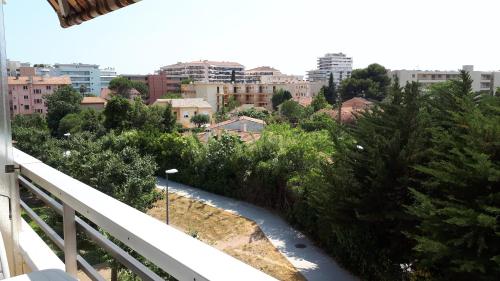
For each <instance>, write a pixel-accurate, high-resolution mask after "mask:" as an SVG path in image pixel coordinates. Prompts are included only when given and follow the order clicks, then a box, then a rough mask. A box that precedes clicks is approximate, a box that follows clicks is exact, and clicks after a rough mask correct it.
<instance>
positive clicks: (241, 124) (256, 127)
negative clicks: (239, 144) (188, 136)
mask: <svg viewBox="0 0 500 281" xmlns="http://www.w3.org/2000/svg"><path fill="white" fill-rule="evenodd" d="M265 126H266V122H264V121H263V120H260V119H255V118H250V117H247V116H238V117H236V118H234V119H231V120H227V121H224V122H221V123H217V124H214V125H212V126H210V127H209V128H208V129H207V130H206V131H205V132H204V133H200V134H198V139H199V140H200V141H202V142H204V143H206V142H208V141H209V139H210V138H211V137H215V136H220V135H222V134H226V133H227V134H230V135H234V136H237V137H239V138H240V140H241V141H243V142H254V141H257V140H259V139H260V136H261V132H262V131H263V130H264V128H265Z"/></svg>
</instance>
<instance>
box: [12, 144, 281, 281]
mask: <svg viewBox="0 0 500 281" xmlns="http://www.w3.org/2000/svg"><path fill="white" fill-rule="evenodd" d="M14 160H15V163H16V165H18V166H19V171H18V183H19V185H22V186H24V187H26V188H27V189H28V190H30V192H32V193H33V194H34V195H35V196H37V197H38V198H39V199H41V200H42V201H43V202H44V203H45V204H47V205H48V206H50V207H51V208H53V209H54V210H55V211H56V212H57V213H59V214H61V215H62V216H63V229H64V240H63V239H62V238H61V237H59V236H58V234H57V233H55V231H53V230H51V228H50V226H48V225H47V224H46V223H45V222H43V220H41V219H40V218H39V217H38V216H37V215H36V213H35V212H33V211H32V210H31V209H30V207H29V206H28V205H27V204H25V203H24V202H21V203H20V204H21V208H23V209H24V210H25V212H26V214H28V215H29V216H30V217H31V218H32V219H33V220H34V221H35V222H36V223H37V224H38V225H39V226H40V228H41V229H42V230H43V231H44V232H45V233H46V234H47V236H48V237H50V238H51V240H53V241H54V244H55V245H56V246H57V247H59V248H60V249H62V250H63V251H64V256H65V258H64V259H65V263H64V265H62V263H60V262H58V261H57V259H56V260H54V259H52V260H53V262H52V264H53V266H52V267H54V268H61V267H63V266H64V268H65V270H66V272H67V273H69V274H70V275H73V276H76V273H77V268H79V269H81V270H82V271H84V272H85V273H86V274H87V275H89V277H90V278H91V279H92V280H103V279H102V277H100V276H99V275H98V274H97V272H95V270H94V269H93V268H92V267H91V266H90V265H89V264H88V263H87V262H86V261H85V260H84V259H83V258H82V257H81V256H79V255H78V251H77V248H76V233H77V231H82V232H84V233H85V234H86V235H87V236H88V237H90V238H91V239H92V240H93V241H94V242H95V243H96V244H98V245H99V246H101V247H102V248H103V249H104V250H106V251H107V252H108V253H109V254H110V255H111V256H113V257H115V258H116V259H117V260H118V261H119V262H120V263H122V264H123V265H124V266H125V267H127V268H129V269H130V270H132V271H133V272H134V273H136V274H137V275H138V276H139V277H141V279H143V280H161V278H159V277H158V275H156V274H155V273H153V272H152V271H150V270H149V269H148V268H147V267H145V266H144V265H142V264H141V263H139V262H138V261H137V260H135V259H134V258H133V257H131V256H130V255H129V254H128V253H127V252H125V251H124V250H122V249H121V248H119V247H118V246H116V245H115V244H113V243H112V242H111V241H109V240H107V239H106V238H105V237H104V236H103V235H102V234H101V233H100V232H99V231H97V230H95V229H94V228H92V227H91V226H90V225H89V224H87V223H86V222H84V220H83V218H86V219H88V220H89V221H91V222H92V223H93V224H95V225H96V226H97V227H99V228H100V229H102V230H104V231H106V232H107V233H109V234H110V235H112V236H113V237H115V238H116V239H118V240H120V241H121V242H122V243H124V244H125V245H127V246H128V247H129V248H131V249H132V250H134V251H135V252H137V253H138V254H140V255H141V256H143V257H144V258H145V259H147V260H149V261H151V262H152V263H154V264H155V265H156V266H158V267H159V268H161V269H162V270H164V271H165V272H167V273H169V274H170V275H172V276H173V277H175V278H176V279H178V280H186V281H193V280H194V281H199V280H275V279H274V278H272V277H270V276H268V275H266V274H264V273H263V272H261V271H259V270H257V269H254V268H252V267H250V266H249V265H247V264H244V263H242V262H240V261H238V260H236V259H235V258H233V257H231V256H229V255H227V254H225V253H222V252H220V251H218V250H217V249H215V248H212V247H210V246H208V245H206V244H204V243H202V242H201V241H199V240H197V239H194V238H192V237H191V236H189V235H186V234H184V233H182V232H180V231H178V230H176V229H174V228H172V227H170V226H168V225H165V224H164V223H162V222H160V221H158V220H156V219H154V218H152V217H150V216H148V215H146V214H144V213H142V212H140V211H138V210H136V209H134V208H132V207H130V206H128V205H126V204H123V203H121V202H119V201H117V200H115V199H114V198H112V197H109V196H107V195H105V194H103V193H101V192H99V191H98V190H96V189H94V188H92V187H90V186H88V185H86V184H83V183H82V182H80V181H78V180H76V179H73V178H71V177H70V176H68V175H65V174H63V173H61V172H60V171H58V170H56V169H53V168H51V167H49V166H48V165H46V164H44V163H42V162H40V161H39V160H37V159H35V158H33V157H32V156H30V155H28V154H26V153H24V152H22V151H20V150H17V149H14ZM54 198H57V200H55V199H54ZM59 202H61V203H59ZM75 213H77V214H78V216H76V215H75ZM26 228H29V226H28V225H27V224H26V223H23V225H22V229H23V230H22V232H23V233H22V234H21V233H20V235H19V236H20V237H21V238H20V239H19V240H20V241H19V244H20V248H21V251H20V252H21V255H22V257H23V260H25V261H28V262H27V264H28V266H29V267H31V269H32V270H38V269H46V268H50V267H51V266H50V264H49V265H47V262H49V263H50V261H51V259H50V258H37V257H36V256H37V255H40V253H43V252H46V251H43V249H42V250H41V251H37V252H38V253H35V252H34V250H33V245H31V246H30V247H28V246H29V245H27V244H29V243H31V244H33V243H35V244H37V243H38V244H37V245H38V247H44V246H40V241H41V239H39V238H34V237H33V234H34V232H32V231H31V229H29V230H26ZM26 231H27V232H26ZM23 249H24V250H23ZM45 250H46V249H45ZM40 263H44V264H43V265H42V264H40Z"/></svg>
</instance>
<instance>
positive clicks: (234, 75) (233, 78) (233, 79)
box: [231, 69, 236, 83]
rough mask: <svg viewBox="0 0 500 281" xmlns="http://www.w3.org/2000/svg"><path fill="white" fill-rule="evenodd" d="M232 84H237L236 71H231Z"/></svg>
mask: <svg viewBox="0 0 500 281" xmlns="http://www.w3.org/2000/svg"><path fill="white" fill-rule="evenodd" d="M231 83H236V71H234V69H233V70H232V71H231Z"/></svg>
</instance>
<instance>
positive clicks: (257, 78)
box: [245, 66, 282, 83]
mask: <svg viewBox="0 0 500 281" xmlns="http://www.w3.org/2000/svg"><path fill="white" fill-rule="evenodd" d="M278 75H282V73H281V71H279V70H277V69H276V68H272V67H269V66H261V67H257V68H252V69H249V70H246V71H245V82H246V83H257V82H261V78H262V77H264V76H266V77H269V76H278Z"/></svg>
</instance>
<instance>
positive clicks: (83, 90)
mask: <svg viewBox="0 0 500 281" xmlns="http://www.w3.org/2000/svg"><path fill="white" fill-rule="evenodd" d="M87 91H88V90H87V86H85V85H83V84H82V85H80V94H81V95H82V97H84V96H85V94H86V93H87Z"/></svg>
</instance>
